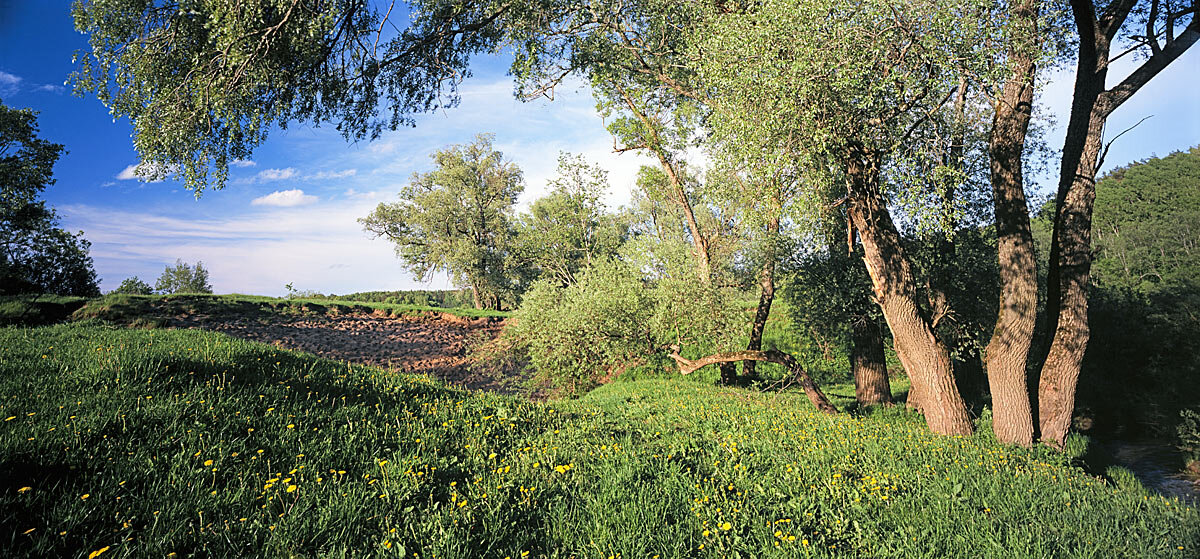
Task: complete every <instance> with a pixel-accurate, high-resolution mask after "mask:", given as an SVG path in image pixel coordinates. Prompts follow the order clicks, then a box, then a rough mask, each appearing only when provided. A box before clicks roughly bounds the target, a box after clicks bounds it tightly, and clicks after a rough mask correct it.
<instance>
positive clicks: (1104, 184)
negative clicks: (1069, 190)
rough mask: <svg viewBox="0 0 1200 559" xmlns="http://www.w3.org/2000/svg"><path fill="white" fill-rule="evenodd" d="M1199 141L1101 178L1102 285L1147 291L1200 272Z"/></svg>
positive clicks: (1096, 231) (1095, 228)
mask: <svg viewBox="0 0 1200 559" xmlns="http://www.w3.org/2000/svg"><path fill="white" fill-rule="evenodd" d="M1197 185H1200V146H1197V147H1193V148H1191V149H1189V150H1187V151H1177V152H1175V153H1172V154H1171V155H1168V156H1166V157H1163V158H1150V159H1147V160H1144V161H1138V162H1135V163H1131V164H1129V165H1127V166H1125V167H1121V168H1118V169H1115V170H1113V171H1112V172H1110V173H1108V174H1107V175H1105V176H1104V177H1103V178H1101V179H1100V181H1099V182H1098V183H1097V184H1096V205H1095V213H1094V215H1093V217H1092V220H1093V221H1092V235H1093V237H1094V239H1095V250H1096V258H1095V260H1094V262H1093V264H1092V275H1093V277H1094V278H1095V281H1096V283H1097V284H1098V285H1100V286H1103V287H1112V288H1118V289H1129V290H1133V291H1137V292H1142V293H1149V292H1154V291H1157V290H1159V289H1171V288H1173V287H1174V286H1178V285H1180V284H1181V283H1182V282H1185V281H1187V280H1194V279H1195V278H1197V277H1200V246H1198V243H1200V188H1198V187H1197Z"/></svg>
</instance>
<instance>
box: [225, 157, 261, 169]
mask: <svg viewBox="0 0 1200 559" xmlns="http://www.w3.org/2000/svg"><path fill="white" fill-rule="evenodd" d="M230 165H232V166H234V167H253V166H255V165H257V163H255V162H253V161H251V160H249V159H234V160H233V162H232V163H230Z"/></svg>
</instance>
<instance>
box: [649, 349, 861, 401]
mask: <svg viewBox="0 0 1200 559" xmlns="http://www.w3.org/2000/svg"><path fill="white" fill-rule="evenodd" d="M671 358H672V359H674V360H675V362H676V363H679V372H680V373H683V374H685V375H686V374H690V373H691V372H692V371H695V370H696V369H699V368H700V367H703V366H705V365H713V364H716V363H736V362H738V361H766V362H769V363H778V364H780V365H783V366H784V367H787V368H788V370H790V371H791V372H792V374H794V375H796V380H797V381H799V382H800V386H801V387H803V388H804V393H805V394H806V395H808V399H809V400H810V401H811V402H812V403H813V405H814V406H816V407H817V409H819V410H821V411H822V412H825V413H828V414H836V413H838V410H837V408H836V407H834V406H833V403H831V402H830V401H829V398H828V397H826V396H825V393H824V392H821V389H820V388H819V387H818V386H817V383H815V382H813V379H812V377H810V376H809V375H808V371H805V370H804V367H803V366H802V365H800V362H799V361H796V359H795V358H794V357H792V356H791V355H788V354H786V353H784V352H782V351H778V350H774V349H768V350H766V351H759V350H752V349H747V350H744V351H730V352H727V353H717V354H713V355H709V356H708V357H702V358H700V359H696V360H695V361H692V360H690V359H686V358H684V357H683V356H681V355H679V350H678V349H676V350H675V351H673V352H671Z"/></svg>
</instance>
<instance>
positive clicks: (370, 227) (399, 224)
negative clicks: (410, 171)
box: [358, 134, 527, 309]
mask: <svg viewBox="0 0 1200 559" xmlns="http://www.w3.org/2000/svg"><path fill="white" fill-rule="evenodd" d="M492 137H493V136H492V135H491V134H480V135H478V136H476V138H475V141H474V142H473V143H471V144H466V145H454V146H450V147H447V148H445V149H442V150H439V151H437V152H435V153H434V154H433V155H432V158H433V161H434V164H435V166H436V168H435V169H434V170H433V171H430V172H428V173H416V174H414V175H413V176H412V179H411V181H410V182H409V184H408V185H407V186H405V187H404V188H403V189H402V190H401V191H400V201H399V202H394V203H390V204H388V203H381V204H379V205H378V206H377V207H376V208H375V210H374V211H372V212H371V214H370V215H368V216H367V217H364V218H362V219H359V220H358V221H359V223H361V224H362V225H363V228H364V229H366V230H367V231H368V232H370V233H372V234H373V235H375V236H376V237H385V238H387V240H389V241H391V242H392V244H394V245H395V249H396V255H397V256H399V257H400V259H401V260H402V261H403V262H404V264H405V266H407V267H408V269H409V270H411V271H412V272H413V274H415V275H416V276H417V278H418V279H424V278H426V277H428V275H429V274H430V273H432V272H437V271H442V272H446V273H448V274H450V278H451V280H452V281H453V282H454V283H455V284H456V285H459V286H465V287H469V288H470V289H471V293H472V297H473V299H474V303H475V308H477V309H482V308H489V309H498V308H500V307H501V305H502V303H506V304H513V303H515V299H516V295H517V294H519V293H520V291H521V288H522V286H523V284H524V283H525V281H526V279H527V278H526V277H524V276H525V275H526V273H525V271H524V270H521V269H520V268H519V267H518V266H517V265H516V264H517V263H516V262H515V260H514V259H513V258H512V256H513V254H512V250H513V241H514V237H515V235H516V231H515V228H514V224H513V221H514V219H513V205H514V204H516V201H517V196H518V195H519V194H520V193H521V192H522V190H524V184H523V179H522V176H521V170H520V169H519V168H518V167H517V166H516V164H514V163H512V162H510V161H506V160H505V159H504V154H502V153H500V152H499V151H496V150H494V149H492Z"/></svg>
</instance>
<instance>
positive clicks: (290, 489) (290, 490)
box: [287, 485, 296, 493]
mask: <svg viewBox="0 0 1200 559" xmlns="http://www.w3.org/2000/svg"><path fill="white" fill-rule="evenodd" d="M295 490H296V486H295V485H289V486H288V488H287V492H288V493H291V492H293V491H295Z"/></svg>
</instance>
